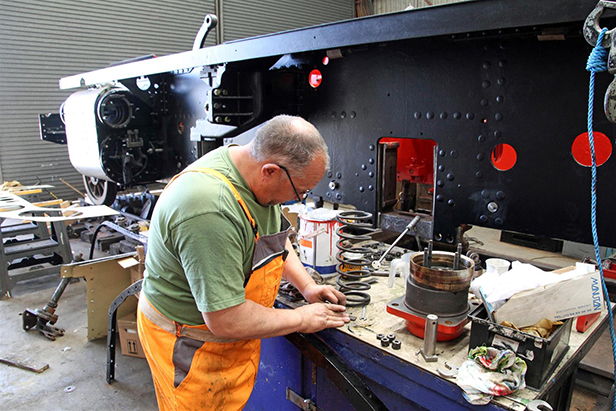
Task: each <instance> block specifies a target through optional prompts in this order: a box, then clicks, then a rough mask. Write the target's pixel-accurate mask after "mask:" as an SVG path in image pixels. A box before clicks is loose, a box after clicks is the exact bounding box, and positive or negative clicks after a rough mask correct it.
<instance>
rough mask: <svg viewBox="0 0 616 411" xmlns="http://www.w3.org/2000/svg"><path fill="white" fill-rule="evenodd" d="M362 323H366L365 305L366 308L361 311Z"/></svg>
mask: <svg viewBox="0 0 616 411" xmlns="http://www.w3.org/2000/svg"><path fill="white" fill-rule="evenodd" d="M359 319H360V320H362V321H366V320H367V318H366V306H365V305H364V308H362V309H361V317H360V318H359Z"/></svg>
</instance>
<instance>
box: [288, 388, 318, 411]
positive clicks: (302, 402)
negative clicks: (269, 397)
mask: <svg viewBox="0 0 616 411" xmlns="http://www.w3.org/2000/svg"><path fill="white" fill-rule="evenodd" d="M287 400H289V401H291V402H292V403H293V404H295V405H297V406H298V407H299V408H301V409H302V410H304V411H322V410H321V408H319V407H317V405H316V404H315V403H314V402H312V401H311V400H310V399H308V398H303V397H301V396H300V395H299V394H297V393H296V392H294V391H293V390H291V389H290V388H289V387H287Z"/></svg>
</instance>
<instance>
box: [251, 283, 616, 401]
mask: <svg viewBox="0 0 616 411" xmlns="http://www.w3.org/2000/svg"><path fill="white" fill-rule="evenodd" d="M377 278H378V282H376V283H375V284H373V285H372V289H371V290H369V291H368V292H369V293H370V295H371V297H372V300H371V303H370V304H369V305H368V306H367V310H366V319H365V320H362V319H361V316H362V309H361V308H360V307H354V308H348V310H347V311H348V312H349V314H351V315H353V316H355V317H356V319H355V321H352V322H351V323H349V324H348V325H345V326H344V327H341V328H338V329H329V330H324V331H321V332H319V333H317V334H314V336H311V338H313V337H317V338H318V340H319V341H322V342H323V343H325V344H326V345H327V346H328V348H329V349H331V352H330V353H329V355H332V354H333V355H334V356H337V357H338V358H339V359H342V361H341V363H342V364H343V367H342V368H343V369H344V368H345V367H348V368H346V369H347V370H352V371H353V372H355V373H357V375H358V376H359V377H360V379H361V381H363V382H364V383H365V384H366V385H367V386H368V387H369V388H370V390H372V392H373V393H374V394H375V395H376V396H377V397H378V398H379V399H380V400H381V401H382V402H383V403H384V404H385V405H386V407H387V408H388V409H391V410H398V409H400V410H402V409H404V410H410V409H430V410H454V409H476V408H478V407H477V406H473V405H471V404H469V403H468V402H467V401H466V400H465V399H464V398H463V397H462V390H461V389H460V388H459V387H458V386H457V385H456V383H455V379H454V378H443V377H441V376H439V374H438V371H437V367H438V365H439V364H443V362H445V361H447V363H449V364H451V365H454V366H460V365H461V364H462V363H463V362H464V361H465V360H466V357H467V353H468V348H469V347H468V344H469V335H470V327H471V324H470V323H469V324H467V325H466V327H465V331H464V333H463V334H462V335H461V336H460V337H458V338H457V339H455V340H452V341H449V342H438V343H437V345H436V353H437V355H438V356H439V361H438V363H437V362H433V363H427V362H425V361H424V359H423V357H422V355H421V354H419V350H420V349H421V348H422V347H423V340H422V339H420V338H418V337H415V336H413V335H411V334H410V332H409V331H408V330H407V329H406V326H405V321H404V320H403V319H402V318H399V317H396V316H394V315H391V314H389V313H387V312H386V305H387V303H388V302H389V301H391V300H393V299H395V298H396V297H399V296H401V295H404V292H405V289H404V284H403V281H402V279H400V278H396V281H395V284H394V287H393V288H391V289H390V288H388V287H387V278H386V277H377ZM327 283H331V284H334V280H333V279H328V280H327ZM295 305H296V303H292V302H290V301H289V300H287V299H286V297H283V296H279V299H278V301H277V304H276V306H277V308H280V309H284V308H286V307H293V306H295ZM606 326H607V312H606V311H604V312H603V313H602V315H601V317H600V318H599V319H598V320H597V321H596V322H595V323H594V324H593V325H592V326H591V327H590V328H589V329H588V330H587V331H586V332H585V333H579V332H577V331H575V327H574V329H573V330H572V331H571V338H570V342H569V345H570V348H569V350H568V351H567V353H566V355H565V357H564V359H563V360H562V361H561V363H560V364H559V365H558V366H557V368H556V369H555V371H554V373H553V374H552V376H551V377H550V378H549V380H548V381H547V382H546V383H545V384H544V386H543V387H542V389H541V390H540V391H536V390H532V389H529V388H526V389H523V390H520V391H518V392H516V393H515V394H514V395H510V396H507V397H495V398H494V399H493V400H492V402H491V403H490V404H489V405H486V406H483V408H482V409H493V410H501V409H505V410H524V409H525V408H526V407H525V405H524V404H526V403H528V402H529V401H530V400H533V399H543V400H546V401H548V402H549V403H550V404H551V405H552V406H553V407H554V409H555V410H557V409H562V410H568V409H569V403H570V399H571V393H572V391H573V384H574V382H575V374H576V371H577V365H578V364H579V362H580V361H581V359H582V358H583V357H584V355H585V354H586V353H587V352H588V351H589V350H590V348H591V347H592V346H593V344H594V343H595V342H596V341H597V339H598V338H599V336H600V335H601V333H602V332H603V330H604V329H605V327H606ZM392 333H393V334H395V335H396V338H397V339H398V340H400V341H402V347H401V349H400V350H393V349H392V348H391V346H389V347H387V348H383V347H381V345H380V341H378V340H377V338H376V335H377V334H392ZM291 341H295V344H294V343H292V342H291ZM297 341H298V340H297V338H294V337H293V335H292V336H291V338H287V337H277V338H271V339H266V340H263V342H262V355H261V364H260V367H259V373H258V376H257V382H256V384H255V388H254V391H253V394H252V396H251V398H250V400H249V402H248V405H247V406H246V409H247V410H261V409H276V410H290V411H291V410H297V409H298V408H297V405H296V404H300V403H302V407H304V408H303V409H307V410H323V411H328V410H335V411H343V410H353V409H358V407H357V404H358V403H361V401H362V399H361V398H359V397H361V396H362V395H363V394H365V393H363V392H362V391H361V390H359V391H358V392H350V393H347V395H348V398H347V397H345V395H343V394H342V393H341V392H340V390H339V389H338V388H336V385H334V383H333V382H332V380H333V381H334V382H335V383H336V384H338V385H339V383H340V379H341V377H340V375H338V374H337V373H336V372H334V370H332V368H335V365H334V366H332V364H331V363H327V361H319V360H317V361H315V360H314V356H313V355H311V352H313V351H314V347H310V344H309V343H304V346H303V347H302V346H301V344H298V343H297ZM298 346H299V347H300V348H298ZM334 353H335V354H334ZM312 354H313V353H312ZM308 357H311V359H309V358H308ZM317 364H318V365H317ZM343 371H344V370H343ZM328 376H329V378H328ZM342 379H344V377H342ZM351 391H352V390H351ZM288 398H291V399H294V400H295V403H296V404H294V403H293V402H292V401H290V400H289V399H288ZM349 398H350V399H351V400H349ZM304 399H305V400H306V401H302V400H304ZM353 400H355V403H354V404H355V406H354V405H352V403H353V402H352V401H353ZM362 409H369V408H362Z"/></svg>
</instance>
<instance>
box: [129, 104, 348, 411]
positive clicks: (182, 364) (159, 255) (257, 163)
mask: <svg viewBox="0 0 616 411" xmlns="http://www.w3.org/2000/svg"><path fill="white" fill-rule="evenodd" d="M328 162H329V156H328V154H327V146H326V145H325V142H324V141H323V138H322V137H321V135H320V134H319V132H318V131H317V130H316V128H314V126H312V125H311V124H310V123H308V122H307V121H305V120H303V119H301V118H299V117H292V116H285V115H283V116H277V117H275V118H273V119H272V120H270V121H268V122H267V123H266V124H265V125H264V126H263V127H261V128H260V129H259V130H258V132H257V134H256V136H255V138H254V140H253V141H252V142H251V143H250V144H248V145H246V146H236V145H232V146H229V147H221V148H219V149H217V150H214V151H212V152H210V153H208V154H206V155H205V156H203V157H202V158H200V159H199V160H197V161H196V162H195V163H193V164H192V165H190V166H189V167H188V168H187V169H186V170H185V171H184V172H182V173H180V174H179V175H178V176H176V177H175V178H174V179H173V180H172V182H171V183H169V185H168V186H167V187H166V188H165V190H164V192H163V193H162V195H161V197H160V199H159V201H158V203H157V205H156V208H155V210H154V214H153V217H152V224H151V227H150V235H149V244H148V255H147V260H146V271H145V279H144V282H143V291H142V293H141V297H140V299H139V310H138V330H139V336H140V339H141V343H142V345H143V348H144V351H145V354H146V358H147V360H148V363H149V365H150V369H151V371H152V377H153V380H154V386H155V389H156V397H157V400H158V406H159V408H161V409H165V410H167V409H172V410H174V409H190V410H197V409H204V410H237V409H241V408H243V407H244V405H245V404H246V401H247V400H248V397H249V396H250V393H251V391H252V388H253V385H254V382H255V379H256V373H257V370H258V367H259V355H260V339H262V338H268V337H275V336H281V335H285V334H289V333H292V332H296V331H298V332H304V333H311V332H317V331H320V330H322V329H325V328H332V327H340V326H342V325H344V323H346V322H348V321H349V317H348V315H347V314H346V313H345V307H344V304H345V303H346V299H345V296H344V295H343V294H342V293H340V292H339V291H337V290H336V289H334V288H333V287H331V286H322V285H317V284H316V283H315V282H314V281H313V280H312V279H311V277H310V276H309V275H308V273H307V272H306V270H305V269H304V267H303V265H302V264H301V263H300V261H299V259H298V258H297V256H296V254H295V253H294V251H293V249H292V247H291V244H290V242H289V240H288V238H287V233H288V229H289V226H290V225H289V223H288V221H286V219H285V218H284V217H283V216H282V214H281V212H280V206H279V204H280V203H283V202H286V201H290V200H292V199H297V200H302V199H303V198H304V197H305V193H306V192H307V191H309V190H310V189H312V188H313V187H314V186H315V185H316V184H317V183H318V182H319V180H321V178H322V177H323V175H324V173H325V170H326V168H327V166H328ZM281 277H283V278H285V279H286V280H288V281H289V282H291V283H292V284H293V285H294V286H295V287H297V289H298V290H299V291H300V292H301V293H302V295H303V296H304V297H305V298H306V300H307V301H308V302H309V303H311V304H308V305H305V306H303V307H300V308H296V309H294V310H281V309H273V308H272V306H273V303H274V300H275V298H276V294H277V292H278V287H279V285H280V279H281ZM326 302H327V303H329V304H325V303H326Z"/></svg>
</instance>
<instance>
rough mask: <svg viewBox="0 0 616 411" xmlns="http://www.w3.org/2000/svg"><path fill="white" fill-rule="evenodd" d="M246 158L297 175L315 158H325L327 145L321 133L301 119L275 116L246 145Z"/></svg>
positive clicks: (327, 165) (327, 157) (327, 163)
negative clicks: (270, 164) (248, 155)
mask: <svg viewBox="0 0 616 411" xmlns="http://www.w3.org/2000/svg"><path fill="white" fill-rule="evenodd" d="M250 155H251V156H252V157H253V158H254V159H255V160H257V161H271V162H273V163H279V164H280V165H283V166H285V167H287V168H288V169H289V170H294V171H296V172H300V171H301V170H303V169H304V168H305V167H307V166H308V165H309V164H310V163H311V162H312V161H313V160H314V159H315V158H316V157H317V156H319V155H322V156H325V161H326V167H327V168H329V154H328V152H327V145H326V144H325V141H324V140H323V137H322V136H321V133H319V131H318V130H317V129H316V128H315V127H314V126H313V125H312V124H310V123H309V122H307V121H306V120H304V119H303V118H301V117H296V116H289V115H285V114H282V115H279V116H276V117H274V118H272V119H271V120H269V121H268V122H266V123H265V124H264V125H263V126H262V127H261V128H260V129H259V130H257V133H256V135H255V138H254V139H253V140H252V142H251V143H250Z"/></svg>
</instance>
